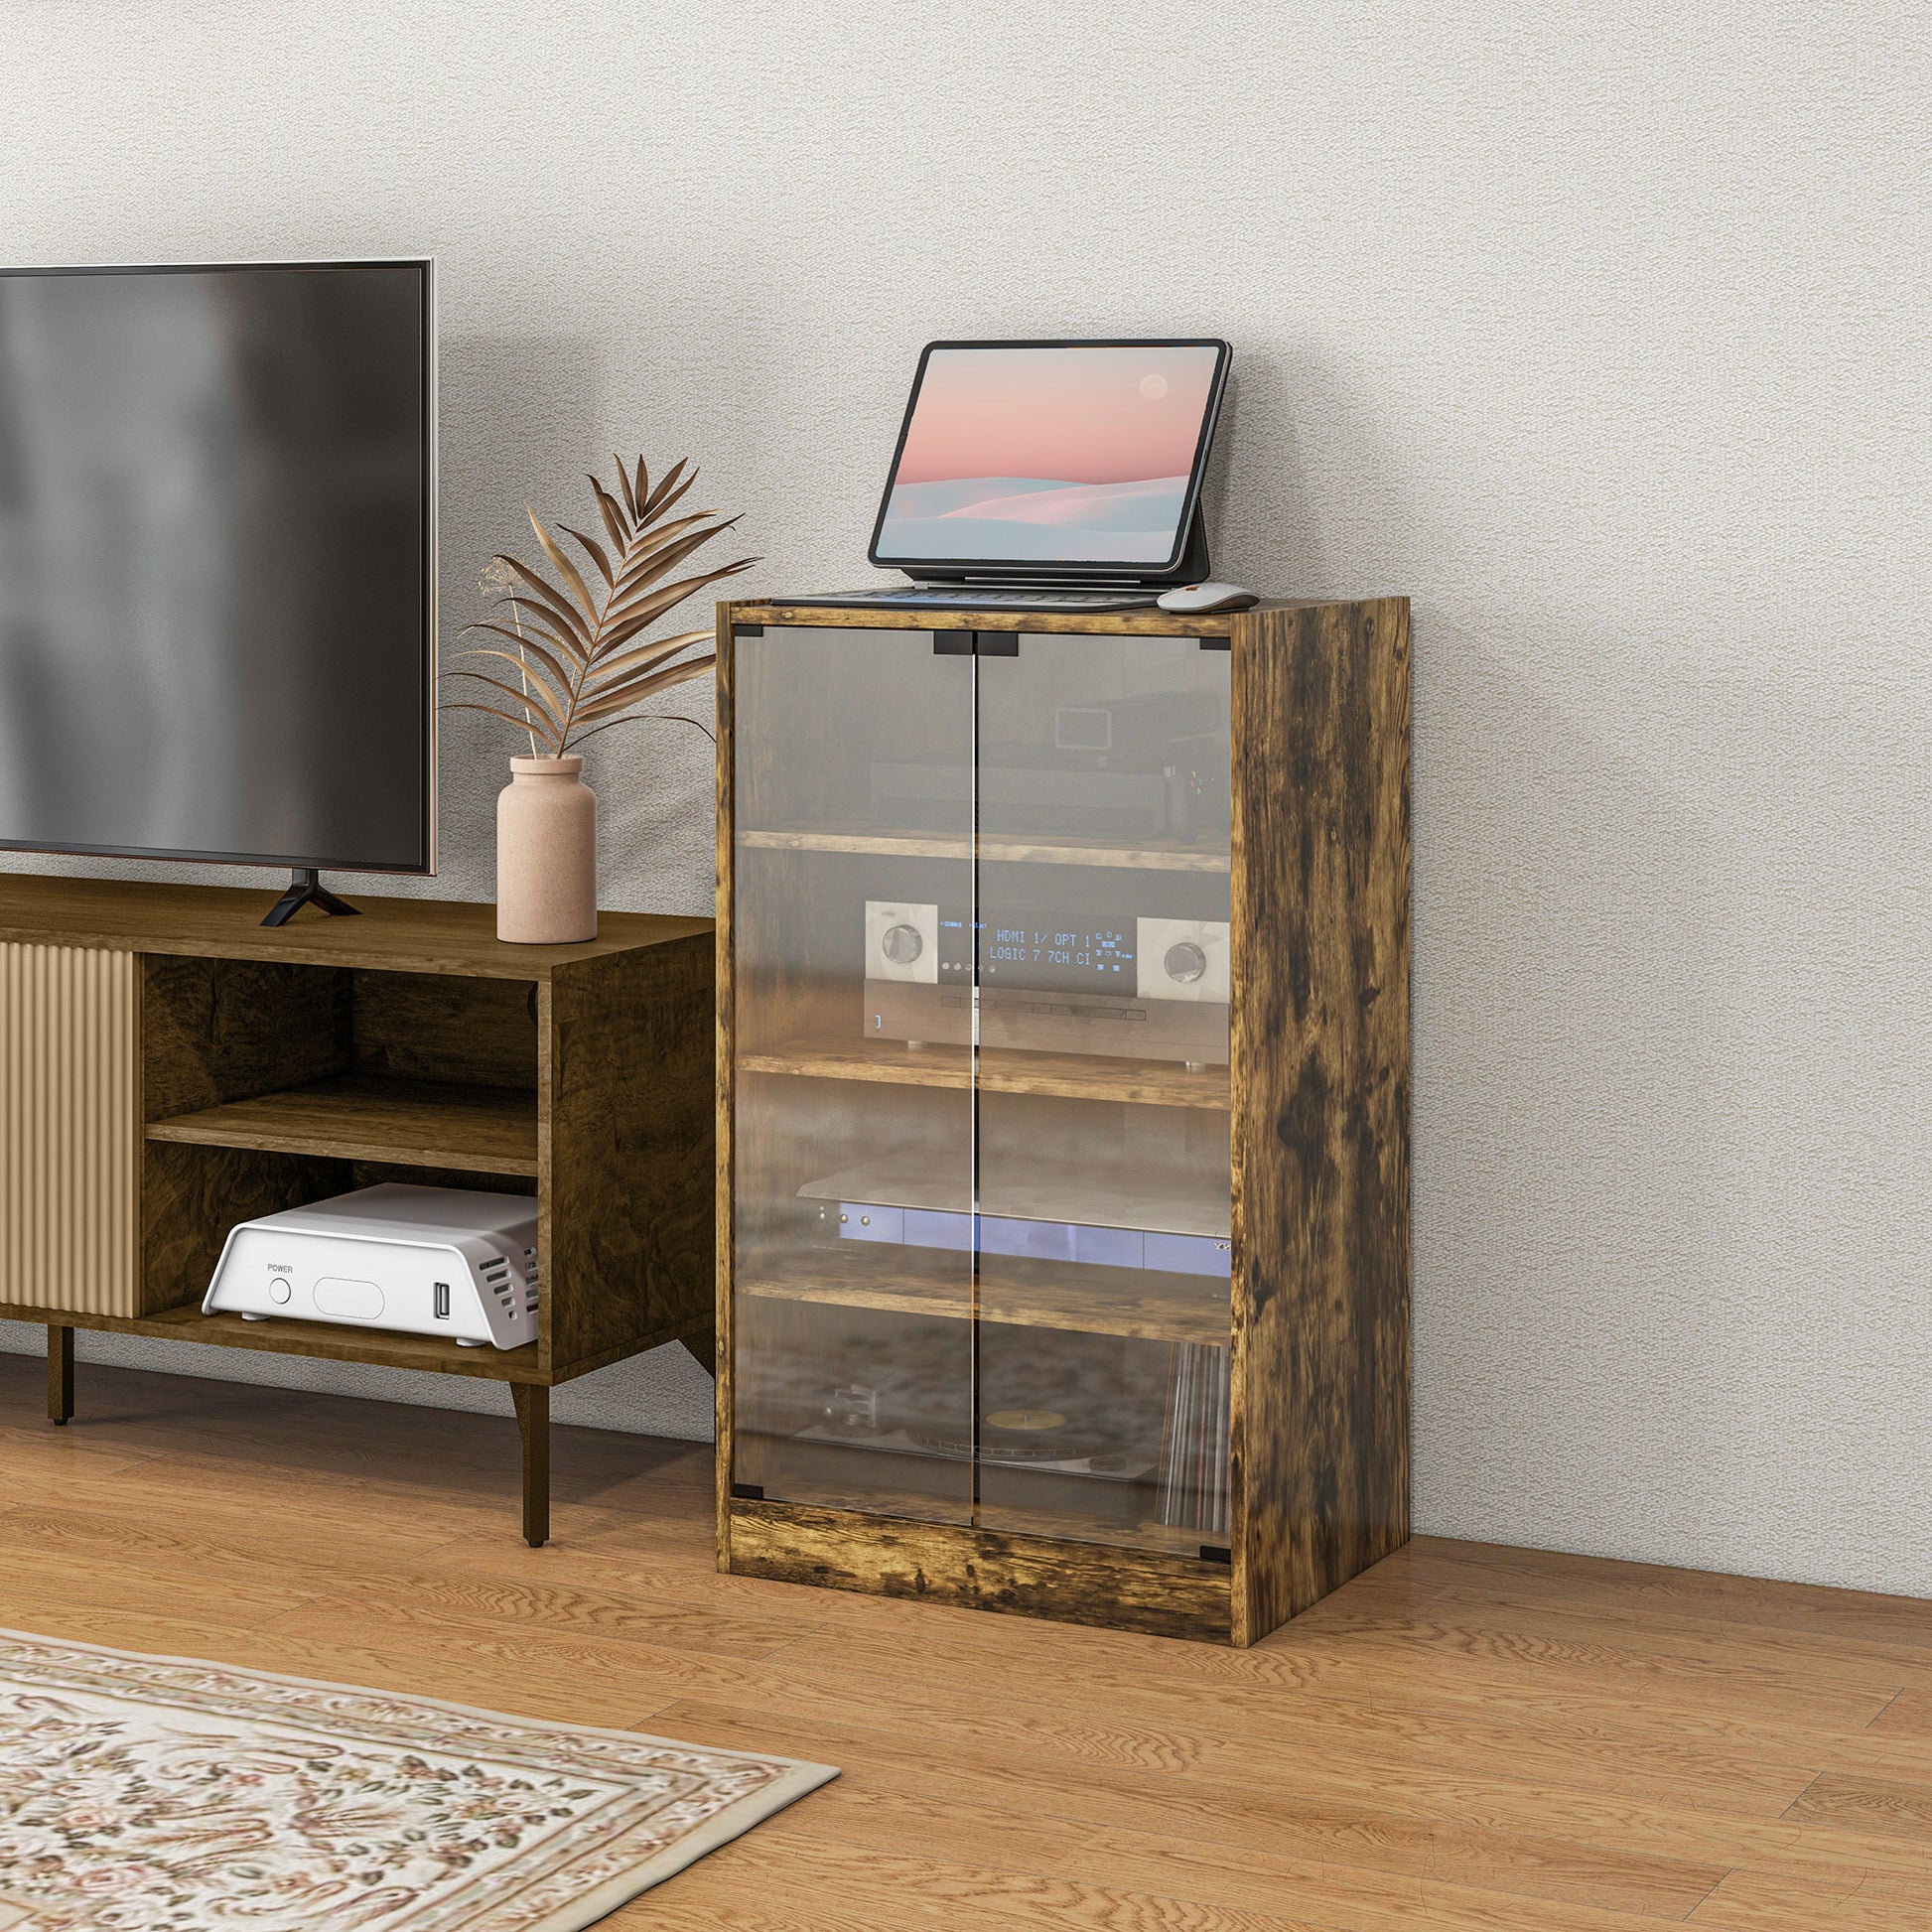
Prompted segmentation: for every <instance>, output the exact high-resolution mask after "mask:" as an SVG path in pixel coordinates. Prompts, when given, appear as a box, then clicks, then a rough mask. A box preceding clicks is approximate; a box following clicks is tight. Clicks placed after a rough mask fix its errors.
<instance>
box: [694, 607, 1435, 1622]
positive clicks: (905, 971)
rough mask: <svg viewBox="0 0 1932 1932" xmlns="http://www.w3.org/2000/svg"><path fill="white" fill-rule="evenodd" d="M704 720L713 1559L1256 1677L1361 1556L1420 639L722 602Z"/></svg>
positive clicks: (1403, 1280)
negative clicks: (713, 780) (1152, 1647)
mask: <svg viewBox="0 0 1932 1932" xmlns="http://www.w3.org/2000/svg"><path fill="white" fill-rule="evenodd" d="M961 632H964V633H968V634H966V635H964V636H962V635H960V634H959V633H961ZM718 694H719V726H720V729H719V745H718V783H719V794H718V795H719V829H718V877H719V896H718V913H719V926H718V944H719V951H718V1023H719V1025H718V1031H719V1058H718V1097H719V1140H718V1156H719V1166H718V1216H719V1219H718V1255H719V1281H718V1320H719V1359H718V1368H719V1376H718V1449H719V1461H718V1479H719V1492H718V1552H719V1567H720V1568H721V1569H722V1570H726V1571H730V1572H733V1573H735V1574H741V1575H747V1576H756V1577H768V1578H777V1579H781V1580H785V1581H789V1582H794V1583H805V1584H813V1585H819V1586H825V1587H837V1588H845V1589H862V1590H872V1591H877V1592H881V1593H884V1594H889V1595H900V1596H908V1597H918V1598H921V1599H923V1600H927V1601H934V1602H946V1603H956V1604H964V1605H969V1606H972V1607H976V1608H983V1609H991V1610H1001V1611H1009V1612H1019V1613H1022V1614H1028V1615H1035V1616H1049V1617H1059V1618H1062V1619H1065V1620H1068V1621H1073V1622H1083V1623H1094V1624H1103V1625H1109V1626H1114V1627H1120V1628H1127V1629H1136V1630H1143V1631H1150V1632H1154V1633H1156V1634H1160V1635H1166V1636H1176V1637H1187V1638H1193V1639H1197V1640H1203V1641H1213V1642H1220V1643H1232V1644H1236V1645H1245V1644H1251V1643H1254V1642H1256V1641H1257V1640H1258V1639H1260V1638H1261V1637H1264V1636H1266V1635H1267V1633H1268V1632H1269V1631H1270V1630H1272V1629H1274V1628H1275V1627H1276V1626H1277V1625H1278V1624H1280V1623H1282V1622H1284V1621H1285V1620H1286V1619H1288V1618H1290V1617H1293V1616H1295V1615H1298V1614H1299V1613H1300V1612H1301V1611H1303V1610H1305V1609H1306V1608H1308V1607H1309V1605H1311V1603H1313V1602H1315V1601H1316V1600H1317V1599H1318V1598H1320V1597H1321V1596H1322V1595H1324V1594H1325V1593H1326V1592H1327V1591H1329V1590H1331V1589H1333V1588H1335V1587H1337V1586H1338V1585H1340V1584H1342V1583H1344V1582H1346V1581H1347V1580H1348V1579H1349V1578H1350V1577H1352V1576H1354V1575H1355V1574H1356V1573H1357V1572H1358V1571H1360V1570H1362V1569H1364V1568H1366V1567H1367V1566H1368V1565H1370V1564H1372V1563H1375V1562H1377V1561H1379V1560H1380V1559H1381V1558H1382V1557H1384V1556H1385V1555H1387V1554H1388V1553H1389V1552H1390V1551H1391V1550H1393V1549H1394V1548H1396V1547H1397V1545H1399V1544H1400V1543H1401V1542H1402V1541H1403V1540H1404V1539H1405V1538H1406V1537H1407V1535H1408V1525H1409V1461H1408V1457H1409V1246H1408V1237H1409V1219H1408V1216H1409V1139H1408V1114H1409V608H1408V604H1407V602H1406V601H1405V600H1403V599H1401V598H1377V599H1371V600H1366V601H1361V602H1334V603H1330V602H1317V601H1310V602H1302V603H1288V602H1280V603H1264V604H1262V605H1260V606H1258V607H1257V608H1255V609H1253V610H1250V611H1243V612H1238V613H1223V614H1217V615H1213V616H1207V617H1197V618H1187V617H1182V616H1177V615H1173V614H1170V613H1167V612H1163V611H1159V610H1142V611H1132V612H1126V613H1109V614H1104V615H1102V614H1093V615H1054V616H1044V615H1033V614H1029V615H1024V616H1023V615H1021V614H1020V613H1017V612H1013V611H1007V612H998V611H990V612H976V611H972V610H970V609H961V610H955V611H924V610H921V611H885V610H877V609H871V608H866V607H857V608H843V607H842V608H829V607H824V606H817V605H809V606H801V605H789V604H786V603H784V602H783V601H781V600H774V601H768V602H756V603H740V604H724V605H721V606H720V607H719V613H718ZM989 821H991V822H989ZM974 987H977V988H979V989H981V991H980V997H979V999H978V1002H977V1004H975V1002H974V1001H973V1000H972V999H971V998H970V997H969V996H968V989H970V988H974ZM989 989H990V990H991V995H992V996H991V997H989ZM1009 995H1011V996H1014V997H1012V998H1008V997H1006V996H1009ZM914 1042H916V1043H914ZM1116 1046H1118V1047H1119V1048H1120V1049H1121V1050H1119V1051H1115V1050H1113V1049H1114V1048H1115V1047H1116ZM1150 1048H1152V1049H1154V1050H1153V1051H1150ZM1169 1053H1171V1054H1172V1055H1173V1057H1172V1058H1164V1057H1159V1056H1158V1055H1161V1054H1169ZM990 1223H998V1227H997V1232H994V1231H992V1230H991V1228H990V1226H989V1224H990ZM1202 1243H1209V1244H1212V1246H1211V1249H1210V1248H1204V1247H1202V1246H1201V1245H1199V1244H1202ZM1007 1247H1013V1248H1022V1249H1024V1250H1025V1251H1026V1253H1025V1257H1024V1258H1021V1257H1018V1256H1012V1255H1007V1254H1004V1253H999V1252H996V1250H998V1249H1001V1248H1007ZM1048 1257H1059V1258H1057V1259H1049V1258H1048ZM1130 1263H1143V1264H1145V1265H1143V1266H1131V1265H1129V1264H1130ZM1212 1266H1225V1267H1227V1269H1228V1270H1229V1273H1228V1274H1227V1275H1225V1276H1209V1275H1194V1274H1190V1273H1185V1272H1183V1271H1185V1270H1190V1269H1193V1268H1204V1267H1212Z"/></svg>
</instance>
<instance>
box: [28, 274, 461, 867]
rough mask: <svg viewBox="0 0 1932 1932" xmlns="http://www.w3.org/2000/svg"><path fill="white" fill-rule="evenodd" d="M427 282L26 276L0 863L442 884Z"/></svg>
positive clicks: (411, 277) (356, 277)
mask: <svg viewBox="0 0 1932 1932" xmlns="http://www.w3.org/2000/svg"><path fill="white" fill-rule="evenodd" d="M435 354H436V324H435V307H434V284H433V267H432V264H431V263H430V262H429V261H427V260H410V261H365V262H348V261H345V262H273V263H231V264H216V265H211V266H204V267H156V268H62V269H49V268H35V269H11V270H0V849H4V850H10V851H33V852H67V853H98V854H109V855H114V856H117V857H138V858H151V859H207V860H218V861H228V862H232V863H236V864H248V865H273V866H289V867H293V868H296V869H298V870H299V871H301V872H303V873H308V872H309V871H310V869H313V868H320V867H332V868H339V869H343V870H349V871H357V872H388V873H427V872H432V871H434V870H435V842H434V841H435V816H436V814H435V771H436V761H435V716H436V712H435V702H434V686H433V679H434V669H435V612H436V583H435V578H436V569H435V560H436V364H435Z"/></svg>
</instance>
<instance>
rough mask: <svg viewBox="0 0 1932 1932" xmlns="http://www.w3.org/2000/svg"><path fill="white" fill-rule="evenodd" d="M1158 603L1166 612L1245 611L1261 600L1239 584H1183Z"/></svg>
mask: <svg viewBox="0 0 1932 1932" xmlns="http://www.w3.org/2000/svg"><path fill="white" fill-rule="evenodd" d="M1157 602H1158V603H1159V604H1160V606H1161V608H1162V610H1164V611H1188V612H1194V611H1245V610H1246V609H1247V608H1248V606H1249V605H1251V604H1259V603H1260V602H1261V599H1260V598H1258V597H1257V596H1256V595H1255V594H1254V592H1253V591H1244V590H1243V589H1242V588H1241V586H1240V585H1239V584H1182V585H1180V586H1179V587H1178V588H1177V589H1174V590H1172V591H1169V592H1168V593H1167V594H1166V595H1165V596H1163V597H1161V598H1160V599H1158V600H1157Z"/></svg>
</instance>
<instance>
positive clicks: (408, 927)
mask: <svg viewBox="0 0 1932 1932" xmlns="http://www.w3.org/2000/svg"><path fill="white" fill-rule="evenodd" d="M355 902H356V904H357V905H358V906H359V907H360V914H359V916H357V917H354V918H325V917H315V916H310V915H304V916H303V917H301V918H299V919H298V920H297V921H296V922H294V923H293V924H290V925H287V926H283V927H280V928H265V927H263V926H262V925H261V924H260V923H259V921H260V919H261V917H262V914H263V912H264V911H265V910H266V909H267V906H268V904H269V903H270V897H268V896H265V895H261V894H255V893H246V892H236V891H232V890H228V889H221V888H203V887H184V886H163V885H147V884H138V883H126V882H117V881H103V880H69V879H50V878H40V877H20V876H15V877H0V1318H6V1319H10V1320H16V1321H32V1322H41V1323H45V1325H46V1327H47V1330H48V1407H49V1414H50V1416H51V1417H52V1419H53V1420H54V1421H56V1422H60V1423H64V1422H66V1421H67V1420H68V1419H69V1417H70V1416H71V1415H72V1413H73V1333H74V1330H75V1329H76V1328H90V1329H98V1330H106V1331H109V1332H113V1333H119V1334H136V1335H149V1336H154V1337H157V1338H164V1339H168V1340H176V1341H197V1342H203V1343H211V1344H215V1345H218V1346H224V1347H231V1348H248V1349H255V1350H265V1351H267V1352H269V1353H276V1354H295V1355H310V1356H318V1357H322V1358H324V1359H327V1360H333V1361H347V1362H364V1363H369V1364H372V1365H376V1366H382V1367H390V1368H410V1369H422V1370H428V1371H430V1372H432V1373H437V1374H446V1375H462V1376H468V1377H471V1378H473V1379H479V1378H480V1379H483V1380H487V1381H496V1382H503V1383H506V1384H508V1385H509V1388H510V1393H511V1395H512V1397H513V1399H514V1405H515V1409H516V1414H517V1420H518V1423H519V1426H520V1429H521V1433H522V1440H523V1474H524V1484H523V1529H524V1534H525V1536H526V1537H527V1538H528V1540H529V1541H530V1542H532V1543H533V1544H535V1543H541V1542H543V1541H544V1540H545V1538H546V1537H547V1535H548V1521H549V1475H548V1470H549V1449H548V1442H549V1434H548V1431H549V1391H550V1390H551V1389H552V1388H553V1387H555V1386H556V1385H557V1384H559V1383H561V1382H567V1381H570V1380H572V1379H573V1378H575V1377H577V1376H580V1375H585V1374H588V1373H590V1372H591V1371H592V1370H594V1369H598V1368H602V1367H605V1366H607V1365H609V1364H610V1363H613V1362H618V1361H621V1360H622V1359H624V1358H625V1357H626V1356H629V1355H634V1354H637V1353H639V1352H641V1351H642V1350H644V1349H647V1348H653V1347H656V1346H657V1345H659V1344H660V1343H662V1342H666V1341H672V1340H681V1341H684V1342H686V1343H687V1344H688V1345H689V1346H690V1347H691V1349H692V1352H693V1353H694V1354H696V1355H698V1357H699V1359H700V1360H702V1361H703V1362H704V1363H705V1365H706V1366H707V1367H709V1366H710V1364H711V1359H712V1356H711V1330H712V1324H713V1318H714V1317H713V1309H712V1286H711V1284H712V1275H713V1269H714V1252H715V1251H714V1245H713V1216H712V1202H711V1174H712V1168H713V1120H714V1112H713V1089H712V1051H713V1048H712V1000H713V993H712V978H713V941H712V929H711V922H710V921H709V920H706V919H677V918H662V917H656V916H651V915H646V914H641V913H622V912H606V913H603V914H602V915H601V916H600V918H599V929H598V936H597V938H596V939H594V940H591V941H589V942H587V943H585V944H583V945H572V946H510V945H504V944H502V943H501V942H500V941H498V940H497V938H496V936H495V914H494V909H493V908H492V907H490V906H488V905H475V904H464V903H458V902H454V901H448V900H437V899H413V898H376V897H366V898H365V897H361V896H359V895H357V896H356V899H355ZM379 1180H413V1181H419V1182H427V1183H430V1184H440V1185H449V1186H459V1187H462V1186H471V1187H475V1186H483V1187H487V1188H491V1189H495V1190H497V1191H508V1192H521V1193H531V1194H534V1195H535V1196H536V1199H537V1216H538V1229H539V1233H538V1258H539V1268H540V1271H541V1280H542V1295H541V1301H540V1306H539V1321H538V1335H537V1339H536V1341H535V1342H534V1343H533V1344H531V1345H529V1346H527V1347H523V1348H515V1349H496V1348H464V1347H461V1346H459V1345H458V1344H457V1343H456V1342H455V1341H446V1340H443V1339H441V1338H438V1337H435V1336H422V1335H406V1334H397V1333H393V1332H386V1331H383V1330H379V1329H368V1328H358V1327H352V1326H348V1325H339V1324H335V1323H329V1322H314V1321H298V1320H286V1319H281V1318H277V1319H274V1320H270V1321H259V1322H256V1321H245V1320H243V1319H242V1318H241V1317H240V1316H239V1315H234V1314H219V1315H204V1314H203V1313H202V1311H201V1306H200V1304H201V1299H202V1296H203V1295H204V1293H205V1292H206V1290H207V1284H208V1280H209V1277H210V1275H211V1273H212V1270H213V1266H214V1263H215V1260H216V1258H217V1256H218V1254H219V1252H220V1248H221V1244H222V1242H223V1240H224V1239H225V1238H226V1236H227V1233H228V1230H229V1229H230V1228H231V1227H233V1226H234V1224H235V1223H236V1222H238V1221H242V1220H247V1219H251V1218H253V1217H254V1216H256V1215H260V1214H266V1213H272V1212H274V1211H276V1210H278V1209H280V1208H284V1207H292V1206H297V1205H300V1204H301V1203H303V1202H305V1201H311V1200H317V1199H321V1198H323V1197H325V1196H327V1195H331V1194H338V1193H343V1192H345V1191H347V1190H348V1189H349V1188H352V1187H358V1186H366V1185H369V1184H371V1183H373V1182H375V1181H379Z"/></svg>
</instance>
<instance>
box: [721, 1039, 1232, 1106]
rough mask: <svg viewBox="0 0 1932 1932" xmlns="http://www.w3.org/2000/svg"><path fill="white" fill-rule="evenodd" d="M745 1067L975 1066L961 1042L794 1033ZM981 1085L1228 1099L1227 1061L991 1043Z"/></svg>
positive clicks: (905, 1079) (908, 1077)
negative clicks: (1190, 1061)
mask: <svg viewBox="0 0 1932 1932" xmlns="http://www.w3.org/2000/svg"><path fill="white" fill-rule="evenodd" d="M737 1063H738V1070H739V1071H740V1072H741V1073H788V1074H796V1075H800V1076H803V1077H806V1078H810V1079H818V1080H878V1081H883V1082H885V1083H886V1084H887V1085H889V1086H906V1087H955V1088H962V1087H966V1086H970V1085H971V1084H972V1081H973V1071H972V1067H971V1065H970V1063H969V1061H968V1056H967V1052H966V1049H965V1048H963V1047H958V1046H938V1047H923V1048H917V1047H910V1046H907V1045H906V1044H905V1043H904V1042H903V1041H893V1040H871V1039H867V1038H865V1037H864V1036H863V1035H858V1036H855V1037H852V1038H849V1039H839V1038H809V1039H788V1040H785V1041H783V1042H782V1043H781V1044H779V1045H777V1046H773V1047H770V1048H767V1049H763V1050H755V1049H749V1048H748V1049H742V1050H741V1051H740V1052H739V1055H738V1062H737ZM979 1086H980V1090H981V1091H982V1092H990V1093H1039V1094H1057V1095H1060V1096H1062V1097H1064V1098H1068V1099H1076V1100H1125V1101H1131V1102H1134V1103H1136V1104H1137V1105H1142V1106H1152V1107H1194V1108H1203V1109H1218V1110H1219V1111H1221V1112H1223V1113H1225V1112H1226V1111H1227V1105H1228V1070H1227V1068H1226V1067H1224V1066H1205V1067H1188V1066H1184V1065H1182V1064H1181V1063H1180V1061H1178V1060H1127V1059H1110V1058H1103V1057H1102V1056H1100V1055H1099V1054H1092V1053H1035V1052H1026V1053H1021V1052H1014V1051H1008V1050H1005V1049H1000V1050H993V1049H985V1050H982V1051H981V1052H980V1054H979Z"/></svg>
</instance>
